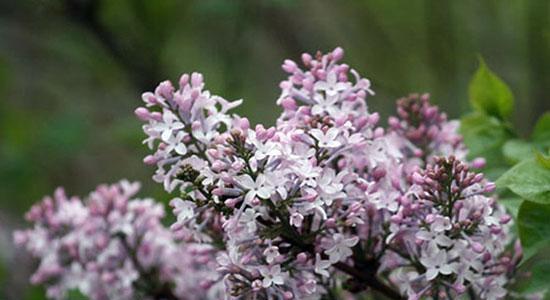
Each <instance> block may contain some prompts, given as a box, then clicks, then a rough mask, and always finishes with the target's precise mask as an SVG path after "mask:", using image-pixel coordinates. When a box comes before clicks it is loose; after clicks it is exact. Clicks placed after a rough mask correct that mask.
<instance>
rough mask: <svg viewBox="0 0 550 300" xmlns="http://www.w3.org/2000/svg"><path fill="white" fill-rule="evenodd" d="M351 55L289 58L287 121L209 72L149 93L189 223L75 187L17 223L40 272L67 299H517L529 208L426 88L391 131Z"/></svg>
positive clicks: (166, 169) (159, 158) (164, 179)
mask: <svg viewBox="0 0 550 300" xmlns="http://www.w3.org/2000/svg"><path fill="white" fill-rule="evenodd" d="M342 58H343V50H342V49H341V48H336V49H335V50H334V51H332V52H330V53H328V54H324V55H323V54H321V53H317V54H316V55H315V56H312V55H309V54H303V55H302V63H303V66H304V68H303V69H301V68H300V67H299V66H298V64H297V63H295V62H294V61H291V60H285V62H284V64H283V66H282V67H283V70H284V71H285V72H286V73H288V78H287V79H286V80H284V81H283V82H281V84H280V88H281V95H280V97H279V98H278V99H277V104H278V105H279V106H281V107H282V109H283V112H282V114H281V115H280V117H279V118H278V119H277V122H276V126H273V127H269V128H266V127H264V126H262V125H256V126H255V127H251V126H250V123H249V121H248V120H247V119H246V118H242V117H239V116H237V115H236V114H233V113H231V112H230V111H231V109H233V108H235V107H236V106H238V105H240V104H241V102H242V101H240V100H239V101H233V102H231V101H227V100H225V99H223V98H222V97H219V96H216V95H213V94H211V93H210V92H209V91H208V90H206V89H205V84H204V81H203V76H202V75H201V74H199V73H193V74H191V75H189V74H184V75H182V76H181V78H180V80H179V83H178V86H177V87H174V86H173V85H172V83H170V82H169V81H165V82H162V83H160V85H159V86H158V87H157V88H156V90H155V91H154V92H148V93H145V94H143V101H144V102H145V106H144V107H140V108H138V109H136V111H135V113H136V115H137V116H138V117H139V118H140V119H141V120H143V121H144V122H145V124H144V125H143V130H144V132H145V133H146V134H147V138H146V139H145V141H144V143H145V144H147V146H148V147H149V148H150V149H151V150H152V154H151V155H148V156H147V157H146V158H145V159H144V162H145V163H146V164H148V165H154V166H156V168H157V169H156V172H155V175H154V176H153V179H154V180H155V181H156V182H159V183H161V184H163V186H164V189H165V190H166V191H167V192H168V193H170V194H172V195H173V199H172V200H171V202H170V205H171V207H172V208H173V212H174V214H175V215H176V218H177V219H176V221H175V223H174V224H172V225H171V227H170V229H171V230H170V231H168V230H166V229H164V228H163V227H162V225H161V223H160V221H159V220H160V218H161V217H162V208H161V207H160V206H159V205H158V204H154V203H153V202H152V201H151V200H131V201H129V198H130V197H131V195H133V191H134V188H133V187H131V186H130V185H128V184H127V183H120V184H119V185H115V186H113V187H110V188H108V187H100V189H99V190H98V191H97V192H95V193H93V194H92V195H91V196H90V198H89V199H88V201H85V202H82V201H80V200H78V199H72V200H68V199H66V197H65V196H64V195H63V194H62V193H61V192H59V193H58V194H56V198H55V201H53V200H51V199H50V198H47V199H45V200H44V201H43V202H42V204H39V205H37V206H35V207H34V208H33V209H31V212H30V213H29V214H28V219H29V220H30V221H32V222H34V223H35V228H34V229H32V230H27V231H23V232H18V233H17V234H16V241H17V242H18V244H21V245H24V246H25V247H26V248H27V249H28V250H29V251H31V253H32V254H34V255H35V256H37V257H39V258H41V265H40V267H39V269H38V271H37V272H36V273H35V275H34V276H33V279H32V281H33V282H34V283H47V285H48V286H49V289H48V294H49V296H51V297H53V298H59V297H61V296H62V295H63V293H64V292H65V291H66V290H68V289H72V288H78V289H80V291H82V292H83V293H84V294H86V295H89V296H90V297H91V298H93V299H105V298H108V299H112V298H115V299H119V298H120V299H124V298H132V297H136V296H135V295H137V293H139V294H140V295H143V296H144V297H149V298H154V299H222V298H225V299H321V298H323V297H328V298H337V297H347V296H351V295H353V294H356V293H361V292H363V291H367V290H370V291H374V292H376V293H378V294H379V295H384V296H385V297H387V298H392V299H404V298H408V299H419V298H434V299H448V298H456V297H461V296H464V297H470V298H472V299H502V298H503V297H505V296H506V294H507V285H508V284H509V283H510V282H511V281H512V280H513V278H512V276H513V275H514V273H515V270H516V266H517V265H518V263H519V260H520V259H521V247H520V246H519V244H516V246H515V247H513V249H512V250H510V248H509V247H507V246H508V245H509V244H510V243H512V242H513V241H512V236H511V234H510V226H511V217H510V216H509V215H508V214H507V213H506V211H505V210H504V208H503V207H502V206H501V205H499V204H498V202H497V201H496V198H495V196H491V193H492V192H493V191H494V189H495V185H494V184H493V183H491V182H489V181H488V180H486V179H485V178H484V177H483V175H482V174H478V173H475V172H473V171H472V170H473V169H476V168H479V167H480V166H482V165H483V160H482V159H476V160H474V161H472V162H468V161H466V159H465V156H466V154H467V149H466V147H465V145H464V144H463V142H462V137H461V136H460V135H459V134H458V133H457V129H458V125H459V124H458V122H457V121H449V120H448V119H447V117H446V115H445V114H444V113H441V112H440V111H439V109H438V108H437V107H436V106H434V105H432V104H430V103H429V95H416V94H413V95H410V96H408V97H406V98H403V99H400V100H398V102H397V114H396V116H393V117H390V118H389V121H388V123H389V127H388V128H387V129H384V128H383V127H381V126H380V125H379V119H380V117H379V114H378V113H376V112H370V111H369V107H368V106H367V102H366V100H367V98H368V97H370V96H372V95H374V92H373V91H372V90H371V83H370V81H369V80H368V79H366V78H363V77H361V75H359V73H358V72H357V71H355V70H354V69H352V68H350V67H349V66H348V65H346V64H343V63H340V61H341V59H342ZM84 233H85V234H84ZM88 253H90V254H88ZM87 254H88V255H87ZM96 286H98V287H96Z"/></svg>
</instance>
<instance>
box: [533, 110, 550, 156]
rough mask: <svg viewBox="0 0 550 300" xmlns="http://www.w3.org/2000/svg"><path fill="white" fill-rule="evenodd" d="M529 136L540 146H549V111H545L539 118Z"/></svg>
mask: <svg viewBox="0 0 550 300" xmlns="http://www.w3.org/2000/svg"><path fill="white" fill-rule="evenodd" d="M531 137H532V139H533V142H534V143H536V144H538V145H540V146H542V147H550V112H548V111H547V112H545V113H544V114H543V115H542V116H541V117H540V118H539V120H538V121H537V124H535V128H534V129H533V134H532V136H531Z"/></svg>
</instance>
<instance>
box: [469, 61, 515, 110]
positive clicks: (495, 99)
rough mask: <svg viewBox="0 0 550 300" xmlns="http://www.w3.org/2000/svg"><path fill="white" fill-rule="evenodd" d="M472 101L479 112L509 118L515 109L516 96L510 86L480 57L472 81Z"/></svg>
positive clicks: (470, 91) (470, 90) (470, 87)
mask: <svg viewBox="0 0 550 300" xmlns="http://www.w3.org/2000/svg"><path fill="white" fill-rule="evenodd" d="M469 96H470V103H471V104H472V106H473V107H474V108H475V109H476V110H477V111H479V112H483V113H485V114H488V115H491V116H494V117H497V118H499V119H502V120H504V119H507V118H508V117H510V115H511V114H512V110H513V109H514V96H513V95H512V92H511V91H510V89H509V88H508V86H507V85H506V84H505V83H504V82H503V81H502V80H501V79H500V78H499V77H498V76H497V75H496V74H494V73H493V72H492V71H491V70H490V69H489V68H488V67H487V65H486V64H485V62H484V61H483V58H481V57H480V59H479V68H478V69H477V71H476V73H475V74H474V77H473V78H472V80H471V81H470V86H469Z"/></svg>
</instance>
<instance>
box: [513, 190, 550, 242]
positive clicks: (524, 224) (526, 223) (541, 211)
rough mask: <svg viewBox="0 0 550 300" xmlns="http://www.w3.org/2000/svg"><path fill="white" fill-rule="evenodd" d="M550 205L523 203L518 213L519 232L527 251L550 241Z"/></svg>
mask: <svg viewBox="0 0 550 300" xmlns="http://www.w3.org/2000/svg"><path fill="white" fill-rule="evenodd" d="M549 216H550V204H541V203H535V202H531V201H523V203H522V204H521V206H520V208H519V213H518V221H517V222H518V230H519V237H520V239H521V245H522V246H523V248H524V249H525V250H529V249H533V248H536V247H537V246H538V245H541V244H543V243H545V241H548V240H550V222H548V218H549Z"/></svg>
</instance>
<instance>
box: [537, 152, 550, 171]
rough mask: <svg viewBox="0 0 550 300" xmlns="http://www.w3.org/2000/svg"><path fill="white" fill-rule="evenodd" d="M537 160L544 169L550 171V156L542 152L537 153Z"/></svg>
mask: <svg viewBox="0 0 550 300" xmlns="http://www.w3.org/2000/svg"><path fill="white" fill-rule="evenodd" d="M535 159H536V160H537V163H538V164H539V165H541V166H542V167H543V168H545V169H547V170H550V156H548V155H544V154H542V153H540V152H536V154H535Z"/></svg>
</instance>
